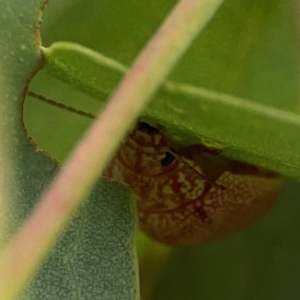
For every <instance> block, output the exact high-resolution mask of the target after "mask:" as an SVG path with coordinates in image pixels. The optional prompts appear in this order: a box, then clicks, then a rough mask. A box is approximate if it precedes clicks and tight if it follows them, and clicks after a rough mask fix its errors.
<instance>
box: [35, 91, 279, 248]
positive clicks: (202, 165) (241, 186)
mask: <svg viewBox="0 0 300 300" xmlns="http://www.w3.org/2000/svg"><path fill="white" fill-rule="evenodd" d="M30 95H31V96H33V97H35V96H36V94H34V93H32V92H30ZM37 98H39V99H40V100H43V101H45V99H46V98H44V97H42V96H38V97H37ZM41 98H43V99H41ZM46 100H47V99H46ZM50 101H52V102H54V101H53V100H50ZM52 104H54V103H52ZM54 105H55V104H54ZM59 106H60V107H62V106H63V105H61V104H60V105H59ZM62 108H63V107H62ZM65 108H66V107H65ZM67 109H68V110H70V109H71V111H72V112H75V113H76V110H75V109H73V108H67ZM79 113H80V114H81V115H85V113H84V112H79ZM87 116H88V117H91V115H87ZM103 177H104V178H106V179H108V180H110V181H115V182H119V183H122V184H125V185H127V186H129V187H130V188H131V189H132V190H133V192H134V194H135V198H136V201H137V211H138V217H139V224H140V227H141V228H142V229H143V230H144V231H145V232H146V233H147V234H148V235H150V236H151V237H152V238H154V239H155V240H157V241H159V242H162V243H166V244H170V245H174V246H180V245H192V244H197V243H203V242H210V241H213V240H217V239H220V238H224V237H226V236H227V235H229V234H232V233H234V232H236V231H239V230H241V229H243V228H244V227H245V226H247V225H249V224H251V223H252V222H253V221H255V220H256V219H258V218H259V217H261V216H262V215H263V214H264V213H265V212H266V211H267V210H268V209H269V208H270V207H271V206H272V204H273V203H274V201H275V199H276V197H277V195H278V193H279V191H280V188H281V186H282V178H281V177H280V176H279V175H277V174H275V173H273V172H271V171H268V170H264V169H262V168H259V167H256V166H253V165H250V164H247V163H242V162H238V161H233V160H229V159H225V158H223V157H221V156H220V155H219V152H218V151H216V150H215V149H210V148H208V147H205V146H204V145H197V144H196V145H191V146H189V147H177V149H175V147H174V146H173V145H171V143H170V141H169V140H168V138H167V137H166V135H165V134H164V133H163V130H161V126H152V125H150V124H148V123H146V122H141V121H140V122H138V123H137V124H136V126H135V127H134V128H133V130H132V131H131V133H130V134H129V135H128V137H127V138H126V139H125V141H124V142H123V143H122V145H121V146H120V148H119V150H118V151H117V153H116V155H115V156H114V157H113V158H112V160H111V162H110V164H109V166H108V167H107V168H106V170H105V171H104V173H103Z"/></svg>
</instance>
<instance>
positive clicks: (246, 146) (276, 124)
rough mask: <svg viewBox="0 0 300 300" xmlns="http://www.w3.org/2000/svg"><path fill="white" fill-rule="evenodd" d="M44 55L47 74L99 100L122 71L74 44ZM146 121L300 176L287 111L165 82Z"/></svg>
mask: <svg viewBox="0 0 300 300" xmlns="http://www.w3.org/2000/svg"><path fill="white" fill-rule="evenodd" d="M43 53H44V55H45V59H46V62H47V63H48V65H47V67H46V70H48V71H49V72H50V73H51V74H54V75H55V76H56V77H58V78H60V79H62V80H64V81H66V82H68V83H70V84H72V85H73V86H74V87H76V88H78V89H79V90H81V91H82V92H85V93H87V94H88V95H90V96H92V97H94V98H95V99H97V100H100V101H104V100H105V99H106V98H107V96H108V94H110V93H111V91H112V90H113V88H114V86H115V85H116V84H117V82H118V81H119V79H120V77H121V75H122V73H124V72H125V70H126V68H125V67H124V66H122V65H120V64H119V63H117V62H115V61H113V60H111V59H109V58H107V57H105V56H103V55H101V54H99V53H97V52H94V51H92V50H90V49H87V48H85V47H83V46H80V45H77V44H72V43H66V42H61V43H55V44H53V45H52V46H51V47H50V48H46V49H43ZM144 118H146V120H150V121H151V122H153V123H159V124H162V125H164V126H165V127H166V128H167V134H168V135H169V136H170V137H171V139H173V140H174V139H176V140H175V141H176V142H179V143H180V144H181V145H188V144H196V143H202V144H203V143H204V144H208V145H209V146H214V147H215V148H217V149H220V150H222V154H223V155H224V156H226V157H229V158H232V159H236V160H241V161H246V162H249V163H252V164H255V165H260V166H263V167H265V168H267V169H270V170H273V171H276V172H278V173H282V174H284V175H286V176H291V177H296V178H300V151H298V150H299V149H300V139H299V138H298V132H299V130H300V119H299V116H298V115H296V114H293V113H291V112H287V111H281V110H279V109H276V108H273V107H270V106H266V105H262V104H258V103H255V102H251V101H248V100H245V99H241V98H237V97H234V96H231V95H226V94H222V93H218V92H213V91H210V90H207V89H203V88H199V87H194V86H191V85H187V84H180V83H174V82H168V83H166V84H165V85H164V86H163V88H162V91H161V92H159V93H158V94H157V96H156V98H155V99H154V100H153V101H152V103H151V104H150V107H149V108H148V109H147V110H146V112H145V116H144ZM199 120H201V122H200V121H199ZM236 124H239V126H236ZM274 132H276V133H277V138H276V139H274V138H273V133H274Z"/></svg>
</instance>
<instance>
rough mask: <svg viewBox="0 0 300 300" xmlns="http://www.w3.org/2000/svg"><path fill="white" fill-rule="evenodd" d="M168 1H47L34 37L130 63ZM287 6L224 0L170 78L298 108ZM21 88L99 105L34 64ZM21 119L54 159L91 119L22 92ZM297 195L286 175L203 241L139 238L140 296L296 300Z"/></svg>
mask: <svg viewBox="0 0 300 300" xmlns="http://www.w3.org/2000/svg"><path fill="white" fill-rule="evenodd" d="M295 2H296V1H295ZM176 3H177V1H171V0H163V1H153V0H152V1H149V0H119V1H111V0H107V1H96V0H91V1H88V3H87V2H86V1H83V0H75V1H70V0H65V1H58V0H52V1H50V4H49V5H48V7H47V9H46V11H45V14H44V16H43V20H44V23H43V24H42V27H41V37H42V39H43V45H44V46H49V45H50V44H51V43H53V42H55V41H62V40H65V41H72V42H77V43H80V44H82V45H84V46H87V47H90V48H92V49H94V50H97V51H99V52H101V53H103V54H105V55H107V56H109V57H111V58H113V59H115V60H117V61H119V62H121V63H123V64H125V65H127V66H129V65H130V64H131V63H132V61H133V60H134V58H135V57H136V55H137V54H138V53H139V51H140V50H141V48H142V47H143V45H144V44H145V43H146V41H147V40H148V39H149V38H150V36H151V35H152V34H153V33H154V32H155V30H156V28H157V26H158V25H159V24H160V23H161V22H162V20H163V19H164V16H165V15H166V14H167V13H168V11H169V10H170V9H171V8H172V7H173V6H174V4H176ZM294 5H295V3H294V2H293V1H284V0H277V1H274V0H273V1H271V0H260V1H259V0H254V1H247V2H246V1H242V0H239V1H238V0H230V1H225V4H224V5H223V7H222V8H221V9H220V11H219V12H218V13H217V15H216V16H215V18H214V19H213V21H212V22H211V23H210V24H209V26H208V27H207V29H206V30H205V31H204V32H203V33H202V34H201V36H199V38H197V40H196V42H195V43H194V44H193V46H192V47H191V48H190V49H189V50H188V52H187V53H186V54H185V56H184V57H183V59H182V61H180V63H179V64H178V66H177V67H176V68H175V70H174V71H173V72H172V74H171V76H170V78H171V79H172V80H175V81H179V82H185V83H190V84H194V85H199V86H204V87H207V88H210V89H212V90H216V91H221V92H227V93H232V94H234V95H237V96H242V97H245V98H248V99H252V100H253V101H257V102H261V103H264V104H267V105H270V106H274V107H277V108H280V109H282V110H288V111H293V112H295V111H298V112H299V110H300V104H299V88H298V86H299V66H300V64H299V54H298V53H299V47H298V33H297V24H296V19H297V15H296V13H297V11H296V9H295V6H294ZM30 90H33V91H35V92H36V93H39V94H42V95H44V96H45V97H48V98H52V99H55V100H56V101H59V102H63V103H66V104H67V105H72V106H74V107H76V108H79V109H83V110H85V111H88V112H90V113H94V114H96V112H97V110H98V109H99V108H100V104H99V103H98V102H96V101H95V100H93V99H91V98H89V97H87V96H86V95H83V94H81V93H79V92H78V91H75V90H73V89H72V88H70V87H69V86H67V85H66V84H64V83H62V82H59V81H58V80H56V79H54V78H52V77H50V76H49V75H48V74H46V73H45V72H43V71H41V72H39V73H38V74H37V76H36V77H35V78H34V80H33V82H32V83H31V84H30ZM24 119H25V126H26V128H27V130H28V133H29V135H30V136H31V137H33V139H34V140H35V141H36V142H37V144H38V145H39V147H40V148H42V149H43V150H45V151H47V152H49V153H50V154H51V155H52V156H53V157H54V158H56V159H57V160H58V161H59V162H63V161H64V159H65V157H66V155H67V154H68V153H69V151H70V150H71V149H72V147H73V145H74V144H75V143H76V141H77V140H78V138H79V137H80V136H81V135H82V134H83V132H84V130H85V129H86V128H87V126H88V124H89V123H90V120H88V119H85V118H83V117H80V116H76V115H73V114H70V113H68V112H65V111H61V110H59V109H57V108H53V107H50V106H49V105H47V104H44V103H40V102H38V101H37V100H34V99H30V98H28V99H26V102H25V107H24ZM274 138H276V134H274ZM299 138H300V137H299ZM299 195H300V185H299V183H297V182H294V181H291V180H286V184H285V186H284V189H283V191H282V193H281V195H280V197H279V199H278V201H277V203H276V205H275V206H274V207H273V209H272V210H271V211H270V213H269V214H267V215H266V216H265V217H264V218H263V219H262V220H260V221H258V222H257V223H255V224H254V225H252V226H251V227H249V228H247V229H246V230H244V231H242V232H240V233H237V234H235V235H233V236H231V237H228V238H227V239H224V240H222V241H218V242H215V243H212V244H209V245H199V246H195V247H190V248H182V249H176V250H172V249H170V248H169V247H165V246H162V245H159V244H156V243H154V242H152V241H150V240H148V239H147V238H146V237H144V236H141V238H140V239H139V240H140V242H139V256H140V265H141V285H142V295H143V299H150V294H151V293H152V298H153V299H175V300H176V299H178V300H179V299H209V300H210V299H212V300H215V299H247V300H248V299H249V300H250V299H299V294H300V293H299V292H300V291H298V286H299V285H298V283H299V281H300V259H299V255H300V242H299V241H298V240H299V234H298V229H299V228H300V227H299V225H300V218H299V215H298V214H299V211H300V201H299V200H300V199H299Z"/></svg>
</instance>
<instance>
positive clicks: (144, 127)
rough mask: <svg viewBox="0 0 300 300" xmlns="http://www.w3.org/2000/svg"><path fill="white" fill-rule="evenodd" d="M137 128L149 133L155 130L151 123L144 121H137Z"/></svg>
mask: <svg viewBox="0 0 300 300" xmlns="http://www.w3.org/2000/svg"><path fill="white" fill-rule="evenodd" d="M138 130H140V131H144V132H147V133H148V134H149V135H151V134H153V133H155V132H157V129H156V128H155V127H152V126H151V125H149V124H147V123H145V122H140V123H139V125H138Z"/></svg>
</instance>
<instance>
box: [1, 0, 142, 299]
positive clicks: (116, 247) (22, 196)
mask: <svg viewBox="0 0 300 300" xmlns="http://www.w3.org/2000/svg"><path fill="white" fill-rule="evenodd" d="M42 5H43V2H42V1H41V0H28V1H17V0H13V1H1V2H0V39H1V45H0V65H1V67H0V68H1V75H0V98H1V106H0V114H1V131H0V135H1V148H0V152H1V153H0V157H1V167H2V176H1V181H0V185H1V189H0V192H1V196H0V199H1V201H0V203H1V209H0V220H1V226H0V229H1V231H0V234H1V242H3V243H1V248H3V247H4V246H5V244H6V243H7V242H8V240H9V238H11V237H12V235H13V234H14V233H16V231H17V229H19V228H20V226H21V225H22V223H23V221H24V220H25V218H27V217H28V216H29V214H30V213H31V211H32V209H33V207H34V205H35V204H36V202H37V200H38V199H39V197H40V196H41V194H42V192H43V191H44V189H45V187H46V186H47V185H48V184H49V183H50V182H51V180H52V178H53V176H54V175H55V173H56V172H57V170H58V164H57V163H56V162H55V161H53V160H52V159H51V158H50V157H49V156H48V155H47V154H45V153H43V152H42V151H41V150H40V149H37V148H36V145H34V144H33V143H32V141H30V140H29V139H28V138H27V137H26V132H25V131H24V128H23V126H24V125H23V122H22V121H21V122H20V116H21V115H22V108H23V107H22V105H21V104H22V102H23V99H24V94H25V92H26V89H27V84H28V82H29V80H30V78H31V77H32V75H33V73H34V72H36V70H37V69H38V68H39V66H41V62H42V59H41V56H40V52H39V40H38V36H37V29H36V28H37V24H38V21H39V16H40V14H41V10H40V7H41V6H42ZM134 215H135V211H134V205H133V204H132V203H131V202H130V201H129V193H128V191H127V190H125V188H123V187H121V186H120V185H117V184H113V183H107V182H102V181H101V182H100V183H99V185H98V186H97V187H96V188H95V189H94V191H93V192H92V193H91V195H90V197H89V199H88V200H87V201H86V202H85V203H84V205H82V206H81V207H80V209H79V211H77V212H76V214H75V216H74V218H73V219H72V221H71V223H70V225H69V226H68V227H67V229H66V231H65V232H64V234H63V236H62V237H61V238H59V239H58V241H57V244H56V245H55V247H54V248H53V250H52V251H51V253H49V258H48V259H47V261H46V262H45V263H44V264H43V265H42V267H41V269H40V270H39V271H38V274H37V276H36V277H35V278H33V280H32V281H31V283H30V285H29V287H28V288H27V289H26V290H25V291H24V292H23V293H22V295H21V296H20V299H72V300H73V299H99V298H101V299H134V298H135V297H136V296H137V293H138V287H136V282H137V280H136V257H135V245H134V242H133V240H134V231H135V218H134ZM28 243H30V241H28Z"/></svg>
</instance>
